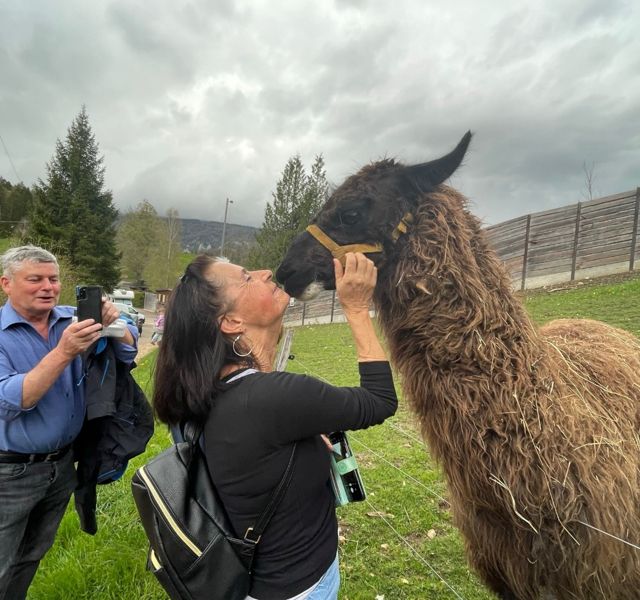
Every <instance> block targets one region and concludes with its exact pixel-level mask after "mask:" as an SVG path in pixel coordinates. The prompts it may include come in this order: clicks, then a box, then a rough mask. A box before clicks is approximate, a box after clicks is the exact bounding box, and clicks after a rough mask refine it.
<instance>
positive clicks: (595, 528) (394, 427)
mask: <svg viewBox="0 0 640 600" xmlns="http://www.w3.org/2000/svg"><path fill="white" fill-rule="evenodd" d="M293 360H295V361H296V362H297V363H299V364H300V366H301V367H302V368H303V369H305V371H306V372H307V374H309V375H312V376H313V377H316V378H317V379H321V380H322V381H324V382H326V383H328V384H329V385H333V384H332V383H331V382H330V381H328V380H327V379H325V378H324V377H322V376H320V375H318V374H316V373H314V372H313V371H311V370H309V369H308V368H307V367H306V366H305V365H304V364H302V363H301V362H300V361H299V360H298V359H297V358H293ZM385 424H387V425H389V426H391V427H392V428H393V429H397V430H398V431H400V432H401V433H402V434H403V435H406V436H407V437H409V438H412V439H414V440H415V441H417V442H420V443H422V444H424V442H422V440H419V439H418V438H413V436H411V435H410V434H408V433H407V432H405V431H404V430H402V429H400V428H399V427H397V426H393V425H392V424H391V423H387V422H386V421H385ZM349 435H350V437H351V438H353V439H354V441H356V442H357V443H359V444H361V445H362V446H364V447H365V448H366V449H367V450H368V451H369V452H371V453H372V454H375V455H376V456H377V457H378V458H380V459H381V460H383V461H385V462H386V463H387V464H389V465H391V466H392V467H393V468H394V469H397V470H398V471H400V473H402V474H403V475H404V476H405V477H407V478H408V479H409V480H411V481H413V482H414V483H417V484H418V485H420V486H422V487H423V488H424V489H426V490H427V491H428V492H429V493H430V494H432V495H434V496H436V497H437V498H440V499H441V500H443V501H445V502H447V500H446V499H445V498H442V496H439V495H438V494H437V493H436V492H434V491H433V490H431V489H429V488H428V487H427V486H426V485H424V483H422V482H421V481H418V480H417V479H415V478H414V477H412V476H411V475H409V474H408V473H405V472H404V471H403V470H402V469H400V468H399V467H396V466H395V465H394V464H393V463H391V462H389V461H388V460H387V459H386V458H384V457H383V456H381V455H379V454H377V453H376V452H375V451H374V450H372V449H371V448H368V447H367V446H366V445H365V444H364V443H363V442H362V441H361V440H359V439H358V438H357V437H355V436H354V435H353V433H352V432H350V434H349ZM577 522H578V523H580V524H581V525H584V526H585V527H588V528H589V529H593V530H594V531H598V532H600V533H601V534H603V535H606V536H609V537H611V538H613V539H615V540H618V541H619V542H621V543H623V544H626V545H627V546H631V547H632V548H635V549H636V550H640V546H638V545H637V544H634V543H633V542H630V541H628V540H625V539H624V538H621V537H618V536H617V535H614V534H613V533H609V532H607V531H604V530H602V529H599V528H598V527H595V526H594V525H590V524H589V523H585V522H584V521H580V520H577ZM407 543H408V542H407Z"/></svg>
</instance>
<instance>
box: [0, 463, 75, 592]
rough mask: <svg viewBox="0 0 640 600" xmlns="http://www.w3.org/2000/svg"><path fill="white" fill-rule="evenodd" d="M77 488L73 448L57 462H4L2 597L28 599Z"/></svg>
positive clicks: (0, 477) (0, 491)
mask: <svg viewBox="0 0 640 600" xmlns="http://www.w3.org/2000/svg"><path fill="white" fill-rule="evenodd" d="M75 486H76V471H75V468H74V466H73V452H71V451H69V452H67V454H66V455H65V456H63V457H62V458H61V459H60V460H58V461H55V462H39V463H0V600H3V599H5V598H6V600H22V599H24V598H26V596H27V590H28V589H29V585H31V581H32V580H33V577H34V575H35V574H36V571H37V569H38V565H39V564H40V559H41V558H42V557H43V556H44V555H45V554H46V552H47V550H49V548H51V546H52V545H53V541H54V539H55V537H56V531H57V530H58V526H59V525H60V521H61V520H62V517H63V516H64V512H65V509H66V507H67V504H68V503H69V498H70V497H71V494H72V492H73V490H74V488H75ZM8 591H10V596H9V595H7V592H8Z"/></svg>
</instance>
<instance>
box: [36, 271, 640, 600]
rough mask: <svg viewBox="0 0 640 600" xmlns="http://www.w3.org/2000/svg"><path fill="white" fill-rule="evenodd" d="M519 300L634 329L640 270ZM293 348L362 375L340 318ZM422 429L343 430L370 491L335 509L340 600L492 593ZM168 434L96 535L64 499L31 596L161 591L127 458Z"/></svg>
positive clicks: (317, 367) (638, 325) (105, 512)
mask: <svg viewBox="0 0 640 600" xmlns="http://www.w3.org/2000/svg"><path fill="white" fill-rule="evenodd" d="M526 306H527V308H528V310H529V312H530V314H531V315H532V317H533V319H534V320H535V321H536V322H538V323H542V322H544V321H546V320H549V319H551V318H554V317H557V316H571V317H573V316H580V317H589V318H597V319H601V320H603V321H607V322H610V323H612V324H615V325H618V326H621V327H624V328H625V329H628V330H629V331H631V332H633V333H635V334H636V335H640V277H637V278H634V279H631V280H628V281H625V282H623V283H620V284H617V285H603V286H589V287H584V288H582V289H576V290H571V291H562V292H555V293H540V292H537V293H535V294H531V295H530V296H529V297H528V298H526ZM292 354H293V355H294V357H295V358H294V359H293V360H291V361H290V362H289V365H288V370H290V371H294V372H300V373H310V374H312V375H315V376H319V377H322V378H325V379H327V380H328V381H331V382H332V383H335V384H338V385H352V384H354V383H356V382H357V368H356V362H355V359H354V357H355V351H354V349H353V344H352V342H351V335H350V333H349V330H348V328H347V327H346V325H323V326H307V327H304V328H298V329H296V330H295V335H294V340H293V347H292ZM153 360H154V355H153V354H152V355H150V356H149V357H147V358H146V359H144V360H142V361H141V365H140V366H139V367H138V369H137V371H136V377H137V379H138V381H140V382H141V384H142V385H143V387H146V388H147V392H149V391H150V381H151V369H152V367H153ZM401 404H402V403H401ZM418 438H419V436H418V434H417V433H416V430H415V426H414V425H413V419H412V418H411V416H410V415H409V414H408V413H407V412H406V410H405V409H404V407H403V406H401V408H400V410H399V411H398V414H396V416H395V417H393V418H392V419H390V420H389V421H388V422H387V423H385V424H383V425H381V426H379V427H374V428H372V429H370V430H367V431H362V432H356V433H352V434H350V440H351V442H352V447H353V449H354V451H355V452H356V454H357V458H358V463H359V465H360V470H361V473H362V476H363V478H364V481H365V486H366V488H367V492H368V494H369V497H368V501H367V502H365V503H359V504H352V505H348V506H346V507H342V508H340V509H338V514H339V518H340V526H341V535H342V542H341V545H340V548H341V557H340V558H341V575H342V588H341V590H342V592H341V599H342V600H347V599H348V600H359V599H363V600H366V599H369V600H375V599H376V597H377V596H384V600H392V599H396V598H398V599H401V598H402V599H405V598H406V599H423V598H429V599H435V600H438V599H442V600H444V599H450V598H458V597H461V598H465V599H466V600H481V599H489V598H491V597H492V596H491V595H490V594H489V593H488V592H487V591H486V590H485V589H484V588H483V586H482V585H481V584H480V583H479V582H478V581H477V579H476V578H475V577H474V575H473V574H471V573H470V572H469V570H468V569H467V567H466V563H465V560H464V556H463V550H462V542H461V539H460V537H459V535H458V534H457V532H456V530H455V529H454V528H453V527H452V525H451V518H450V514H449V511H448V505H447V502H446V496H447V491H446V488H445V486H444V483H443V481H442V478H441V475H440V473H439V470H438V468H437V466H435V465H434V464H433V462H432V461H431V460H430V458H429V454H428V451H427V449H426V448H425V447H424V445H423V444H422V443H421V441H420V440H419V439H418ZM168 443H169V437H168V435H167V433H166V428H164V427H163V426H158V428H157V431H156V434H155V435H154V437H153V439H152V442H151V443H150V445H149V447H148V450H147V453H146V454H145V455H144V456H142V457H139V458H138V459H136V460H135V461H133V462H132V465H131V468H130V469H129V472H128V473H127V475H126V476H125V477H124V478H123V480H122V481H120V482H117V483H114V484H111V485H109V486H104V487H101V488H100V490H99V492H100V494H99V514H98V527H99V531H98V534H97V535H96V536H95V537H91V536H88V535H86V534H83V533H82V532H80V530H79V527H78V520H77V517H76V515H75V513H74V511H73V510H72V508H71V507H70V509H69V511H68V512H67V515H66V516H65V518H64V521H63V524H62V526H61V528H60V532H59V534H58V538H57V541H56V544H55V546H54V547H53V549H52V550H51V551H50V552H49V554H48V555H47V556H46V557H45V559H44V561H43V563H42V565H41V567H40V570H39V571H38V574H37V576H36V579H35V581H34V584H33V586H32V588H31V593H30V595H29V598H30V599H31V600H54V599H60V600H63V599H64V600H74V599H87V600H89V599H90V600H106V599H134V598H135V599H149V600H151V599H158V600H160V599H162V598H165V596H164V594H163V592H162V590H161V588H160V587H159V586H158V584H156V582H155V580H154V578H153V577H152V576H151V575H150V574H148V573H146V572H145V556H146V540H145V536H144V533H143V531H142V528H141V526H140V525H139V523H138V519H137V516H136V513H135V508H134V506H133V500H132V498H131V494H130V492H129V481H130V476H131V473H132V471H133V468H135V467H137V466H138V465H140V464H142V463H143V462H145V461H146V460H147V459H148V458H149V457H150V456H152V455H154V454H156V453H157V452H158V451H159V450H160V449H161V448H163V447H165V446H166V445H167V444H168ZM409 546H411V548H413V550H412V549H410V548H409ZM414 552H415V553H414ZM416 553H417V554H416ZM452 590H455V592H454V591H452Z"/></svg>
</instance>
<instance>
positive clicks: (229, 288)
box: [207, 262, 289, 326]
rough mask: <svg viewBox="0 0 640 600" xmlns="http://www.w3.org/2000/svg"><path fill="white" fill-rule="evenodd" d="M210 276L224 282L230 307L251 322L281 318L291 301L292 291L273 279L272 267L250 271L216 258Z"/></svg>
mask: <svg viewBox="0 0 640 600" xmlns="http://www.w3.org/2000/svg"><path fill="white" fill-rule="evenodd" d="M207 277H209V278H211V279H213V280H214V281H216V282H221V283H222V284H223V286H224V295H225V299H226V301H227V303H228V305H229V306H230V307H232V309H231V310H232V311H233V312H234V313H235V314H236V315H237V316H238V317H240V318H241V319H242V320H243V321H244V322H245V323H246V324H248V325H256V326H269V325H272V324H273V323H274V322H279V321H280V320H281V319H282V315H283V314H284V311H285V310H286V308H287V306H288V305H289V295H288V294H287V293H286V292H285V291H284V290H282V289H280V288H279V287H278V286H277V285H276V284H275V283H274V282H273V274H272V273H271V271H266V270H265V271H247V270H246V269H244V268H243V267H241V266H240V265H234V264H232V263H222V262H216V263H213V264H212V265H211V267H209V270H208V271H207Z"/></svg>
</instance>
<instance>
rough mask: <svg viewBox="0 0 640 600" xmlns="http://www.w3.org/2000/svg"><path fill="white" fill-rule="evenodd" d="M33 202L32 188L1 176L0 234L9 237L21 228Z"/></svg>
mask: <svg viewBox="0 0 640 600" xmlns="http://www.w3.org/2000/svg"><path fill="white" fill-rule="evenodd" d="M32 204H33V196H32V194H31V190H30V189H29V188H28V187H27V186H25V185H24V184H22V183H18V184H16V185H11V183H10V182H9V181H7V180H6V179H4V178H3V177H0V235H1V236H2V237H8V236H11V235H15V234H16V232H17V231H18V230H19V227H18V225H19V223H20V222H21V221H23V220H24V219H25V217H26V216H27V214H28V213H29V212H30V210H31V207H32Z"/></svg>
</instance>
